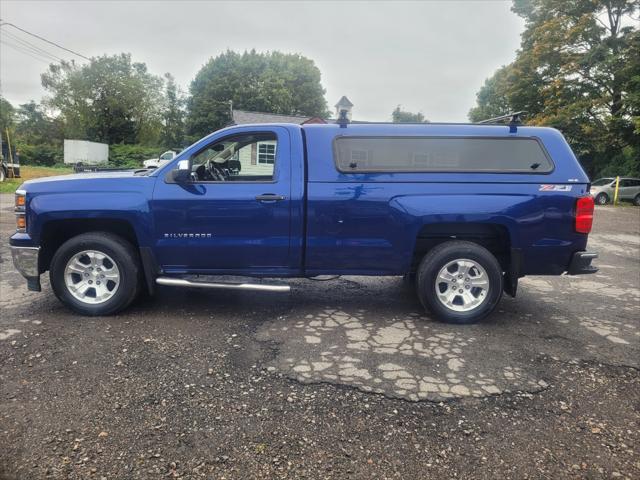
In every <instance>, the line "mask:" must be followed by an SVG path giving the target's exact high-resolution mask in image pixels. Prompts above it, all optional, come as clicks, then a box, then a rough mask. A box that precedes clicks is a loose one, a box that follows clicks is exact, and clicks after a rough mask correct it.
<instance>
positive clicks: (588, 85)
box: [469, 0, 640, 174]
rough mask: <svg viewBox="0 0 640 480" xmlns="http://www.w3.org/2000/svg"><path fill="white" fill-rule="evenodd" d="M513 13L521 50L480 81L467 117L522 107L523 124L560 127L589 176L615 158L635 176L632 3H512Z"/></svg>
mask: <svg viewBox="0 0 640 480" xmlns="http://www.w3.org/2000/svg"><path fill="white" fill-rule="evenodd" d="M512 10H513V11H514V12H515V13H516V14H517V15H519V16H521V17H523V18H524V20H525V30H524V32H523V34H522V41H521V48H520V50H519V51H518V53H517V56H516V59H515V61H514V62H513V63H511V64H510V65H507V66H505V67H502V68H501V69H499V70H498V71H497V72H496V73H495V74H494V75H493V76H492V77H491V78H490V79H488V80H487V81H486V82H485V84H484V86H483V87H482V88H481V89H480V91H479V92H478V97H477V106H476V107H474V108H473V109H471V111H470V112H469V117H470V119H471V120H473V121H476V120H479V119H480V118H486V117H492V116H496V115H498V114H505V113H508V112H509V111H517V110H525V111H527V112H528V115H527V121H528V123H531V124H536V125H549V126H553V127H556V128H559V129H560V130H562V132H563V133H564V134H565V136H566V137H567V139H568V140H569V142H570V144H571V146H572V148H573V150H574V151H575V152H576V154H577V155H578V157H579V158H580V160H581V161H582V163H583V165H585V166H586V167H587V169H588V170H589V171H590V173H592V174H597V173H599V172H601V171H603V169H605V167H606V166H607V165H608V164H610V163H611V162H613V161H614V159H620V158H622V159H623V161H619V160H616V162H618V163H620V165H626V166H625V167H624V168H625V171H621V172H619V173H620V174H626V173H630V171H633V170H634V169H635V171H637V169H638V164H637V162H640V144H639V140H638V138H639V137H638V124H639V122H638V94H637V93H636V92H637V91H638V85H639V84H640V73H639V72H640V54H639V51H640V49H639V48H638V30H637V28H634V25H636V23H635V22H633V21H630V20H631V18H632V16H633V15H635V14H636V13H637V12H638V2H637V1H635V0H580V1H578V0H572V1H566V0H514V2H513V7H512ZM629 155H631V157H629ZM633 157H635V158H636V160H635V162H636V165H635V166H634V165H633V163H634V162H633V161H631V162H627V160H626V159H628V158H631V159H633Z"/></svg>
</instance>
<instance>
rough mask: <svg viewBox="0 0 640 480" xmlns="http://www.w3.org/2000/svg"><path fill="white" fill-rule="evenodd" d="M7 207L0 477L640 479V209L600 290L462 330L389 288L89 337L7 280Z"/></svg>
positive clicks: (16, 279) (371, 281)
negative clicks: (445, 322)
mask: <svg viewBox="0 0 640 480" xmlns="http://www.w3.org/2000/svg"><path fill="white" fill-rule="evenodd" d="M12 202H13V200H12V196H10V195H1V196H0V234H1V236H2V242H1V243H0V309H1V315H0V444H2V445H3V448H2V449H0V478H3V479H4V478H7V479H14V478H15V479H23V478H96V479H101V478H108V479H112V478H113V479H121V478H160V477H161V476H164V477H168V478H174V477H179V478H227V479H231V478H296V479H297V478H358V479H370V478H403V479H404V478H438V479H439V478H453V477H460V478H487V479H489V478H554V479H555V478H640V434H639V432H640V376H639V368H640V365H639V364H640V208H635V207H630V206H627V207H619V208H613V207H598V208H597V210H596V220H595V227H594V233H593V234H592V235H591V236H590V239H589V248H590V249H593V250H595V251H597V252H598V253H599V254H600V258H599V259H598V260H597V261H596V263H597V265H598V267H599V268H600V271H599V272H598V273H597V274H595V275H589V276H577V277H569V276H560V277H528V278H525V279H523V280H522V281H521V283H520V287H519V291H518V296H517V298H515V299H512V298H510V297H503V299H502V300H501V302H500V304H499V306H498V309H497V310H496V312H495V313H494V314H493V315H492V316H490V317H489V318H488V319H487V320H486V321H484V322H482V323H480V324H477V325H472V326H452V325H445V324H441V323H438V322H436V321H435V320H433V319H432V318H430V317H429V315H427V314H426V313H424V311H423V310H422V309H421V307H420V305H419V303H418V301H417V299H416V297H415V294H414V293H413V292H412V291H411V289H410V288H408V287H407V286H406V285H405V284H404V283H403V282H402V280H401V279H400V278H396V277H392V278H368V277H342V278H339V279H328V280H325V281H320V280H294V281H292V282H291V284H292V291H291V292H290V293H287V294H282V293H275V294H274V293H247V292H229V291H194V290H183V289H175V288H169V287H166V288H161V289H160V290H159V292H158V294H157V295H156V296H155V297H154V298H149V297H145V298H141V299H140V300H139V301H137V302H136V303H135V304H134V305H133V306H132V307H131V308H130V309H129V310H127V311H126V312H124V313H123V314H121V315H118V316H114V317H105V318H85V317H81V316H78V315H74V314H72V313H70V312H68V311H67V310H66V309H65V308H64V307H63V306H62V305H60V304H59V302H58V301H57V300H56V298H55V297H54V295H53V293H52V292H51V289H50V287H49V284H48V281H47V280H46V278H45V276H43V292H41V293H34V292H28V291H27V289H26V285H25V282H24V281H23V279H22V277H20V275H19V274H18V273H17V272H15V271H14V270H13V267H12V264H11V258H10V253H9V249H8V245H7V239H8V237H9V235H11V233H12V230H13V215H12Z"/></svg>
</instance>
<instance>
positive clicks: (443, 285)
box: [435, 258, 489, 312]
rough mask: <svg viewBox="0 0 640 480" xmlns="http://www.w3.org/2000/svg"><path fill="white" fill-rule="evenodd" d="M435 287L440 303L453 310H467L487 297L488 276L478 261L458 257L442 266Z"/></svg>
mask: <svg viewBox="0 0 640 480" xmlns="http://www.w3.org/2000/svg"><path fill="white" fill-rule="evenodd" d="M435 288H436V296H437V297H438V300H439V301H440V303H442V305H444V306H445V307H447V308H448V309H450V310H453V311H455V312H468V311H469V310H473V309H474V308H477V307H479V306H480V305H482V303H483V302H484V301H485V300H486V299H487V298H488V294H489V276H488V275H487V272H486V271H485V269H484V268H482V267H481V266H480V264H479V263H478V262H475V261H474V260H469V259H467V258H459V259H456V260H452V261H451V262H449V263H447V264H446V265H445V266H444V267H442V269H441V270H440V272H439V273H438V278H436V283H435Z"/></svg>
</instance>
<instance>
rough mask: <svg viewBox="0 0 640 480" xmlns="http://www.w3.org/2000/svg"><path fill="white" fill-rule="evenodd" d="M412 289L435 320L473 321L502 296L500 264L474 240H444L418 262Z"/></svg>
mask: <svg viewBox="0 0 640 480" xmlns="http://www.w3.org/2000/svg"><path fill="white" fill-rule="evenodd" d="M416 289H417V292H418V298H419V299H420V302H421V303H422V305H423V306H424V307H425V308H426V309H427V310H429V311H430V312H432V313H433V314H434V315H435V316H436V317H437V318H438V319H439V320H442V321H444V322H447V323H458V324H468V323H475V322H477V321H479V320H481V319H482V318H484V317H486V316H487V315H489V314H490V313H491V312H492V311H493V309H494V308H495V307H496V305H497V304H498V302H499V300H500V297H501V296H502V289H503V275H502V268H501V267H500V263H498V260H496V257H494V256H493V254H492V253H491V252H489V250H487V249H486V248H484V247H482V246H480V245H478V244H476V243H472V242H466V241H459V240H455V241H450V242H445V243H441V244H440V245H437V246H436V247H434V248H433V249H432V250H431V251H429V253H427V254H426V255H425V257H424V258H423V259H422V262H420V266H419V267H418V272H417V283H416Z"/></svg>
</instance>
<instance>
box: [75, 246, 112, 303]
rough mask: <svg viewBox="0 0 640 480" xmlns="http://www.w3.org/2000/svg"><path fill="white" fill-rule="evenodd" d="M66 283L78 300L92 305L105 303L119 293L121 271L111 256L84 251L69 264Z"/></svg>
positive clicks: (76, 255) (95, 251)
mask: <svg viewBox="0 0 640 480" xmlns="http://www.w3.org/2000/svg"><path fill="white" fill-rule="evenodd" d="M64 283H65V285H66V287H67V290H69V293H71V295H73V297H74V298H76V299H77V300H79V301H81V302H83V303H90V304H97V303H103V302H106V301H107V300H109V299H110V298H111V297H113V296H114V295H115V293H116V292H117V291H118V287H119V286H120V271H119V270H118V266H117V265H116V262H114V261H113V258H111V257H110V256H109V255H107V254H105V253H102V252H98V251H97V250H84V251H82V252H79V253H76V254H75V255H74V256H73V257H71V258H70V259H69V261H68V262H67V266H66V267H65V269H64Z"/></svg>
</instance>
